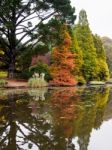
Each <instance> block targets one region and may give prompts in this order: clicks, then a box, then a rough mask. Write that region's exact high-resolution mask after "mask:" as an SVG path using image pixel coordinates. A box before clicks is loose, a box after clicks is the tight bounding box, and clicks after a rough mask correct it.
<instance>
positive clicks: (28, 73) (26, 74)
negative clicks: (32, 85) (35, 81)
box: [16, 70, 33, 79]
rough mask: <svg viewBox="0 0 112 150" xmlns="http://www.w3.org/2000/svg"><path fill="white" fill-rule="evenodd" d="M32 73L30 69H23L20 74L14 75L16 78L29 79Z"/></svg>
mask: <svg viewBox="0 0 112 150" xmlns="http://www.w3.org/2000/svg"><path fill="white" fill-rule="evenodd" d="M32 75H33V72H32V71H29V70H23V71H22V72H21V73H20V74H18V75H17V76H16V77H17V78H22V79H29V78H31V77H32Z"/></svg>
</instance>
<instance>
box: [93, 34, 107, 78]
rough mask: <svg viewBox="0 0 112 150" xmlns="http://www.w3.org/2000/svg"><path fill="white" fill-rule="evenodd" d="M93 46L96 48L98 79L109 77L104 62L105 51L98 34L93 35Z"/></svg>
mask: <svg viewBox="0 0 112 150" xmlns="http://www.w3.org/2000/svg"><path fill="white" fill-rule="evenodd" d="M93 39H94V46H95V48H96V54H97V60H98V65H97V68H98V73H97V74H98V75H97V77H98V78H99V80H104V81H106V80H108V79H109V69H108V65H107V63H106V53H105V49H104V47H103V43H102V41H101V38H100V37H99V36H98V35H93Z"/></svg>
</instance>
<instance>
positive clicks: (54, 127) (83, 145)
mask: <svg viewBox="0 0 112 150" xmlns="http://www.w3.org/2000/svg"><path fill="white" fill-rule="evenodd" d="M108 97H109V89H108V88H86V89H75V88H59V89H58V88H57V89H54V90H48V89H46V88H44V89H37V90H29V91H21V92H17V91H10V92H7V93H6V92H5V93H4V91H1V96H0V149H1V150H5V149H7V150H19V149H23V150H25V149H32V150H35V149H37V147H38V148H39V149H40V150H47V149H48V150H52V149H53V150H66V149H70V150H75V149H76V145H77V144H78V145H79V149H80V150H87V147H88V144H89V141H90V134H91V131H92V129H93V128H95V129H98V128H99V127H100V126H101V124H102V122H103V119H104V118H105V119H106V117H105V116H106V114H105V115H104V113H105V112H106V108H107V106H108ZM107 116H108V115H107Z"/></svg>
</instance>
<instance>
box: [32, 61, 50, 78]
mask: <svg viewBox="0 0 112 150" xmlns="http://www.w3.org/2000/svg"><path fill="white" fill-rule="evenodd" d="M29 70H30V72H32V73H34V72H37V73H39V74H41V73H45V80H47V81H49V80H51V75H50V72H49V66H48V65H47V64H45V63H43V62H42V61H38V63H37V64H36V65H34V66H31V67H30V69H29Z"/></svg>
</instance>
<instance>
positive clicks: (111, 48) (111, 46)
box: [102, 37, 112, 73]
mask: <svg viewBox="0 0 112 150" xmlns="http://www.w3.org/2000/svg"><path fill="white" fill-rule="evenodd" d="M102 42H103V46H104V48H105V51H106V59H107V64H108V67H109V71H110V73H111V72H112V39H110V38H109V37H103V38H102Z"/></svg>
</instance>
